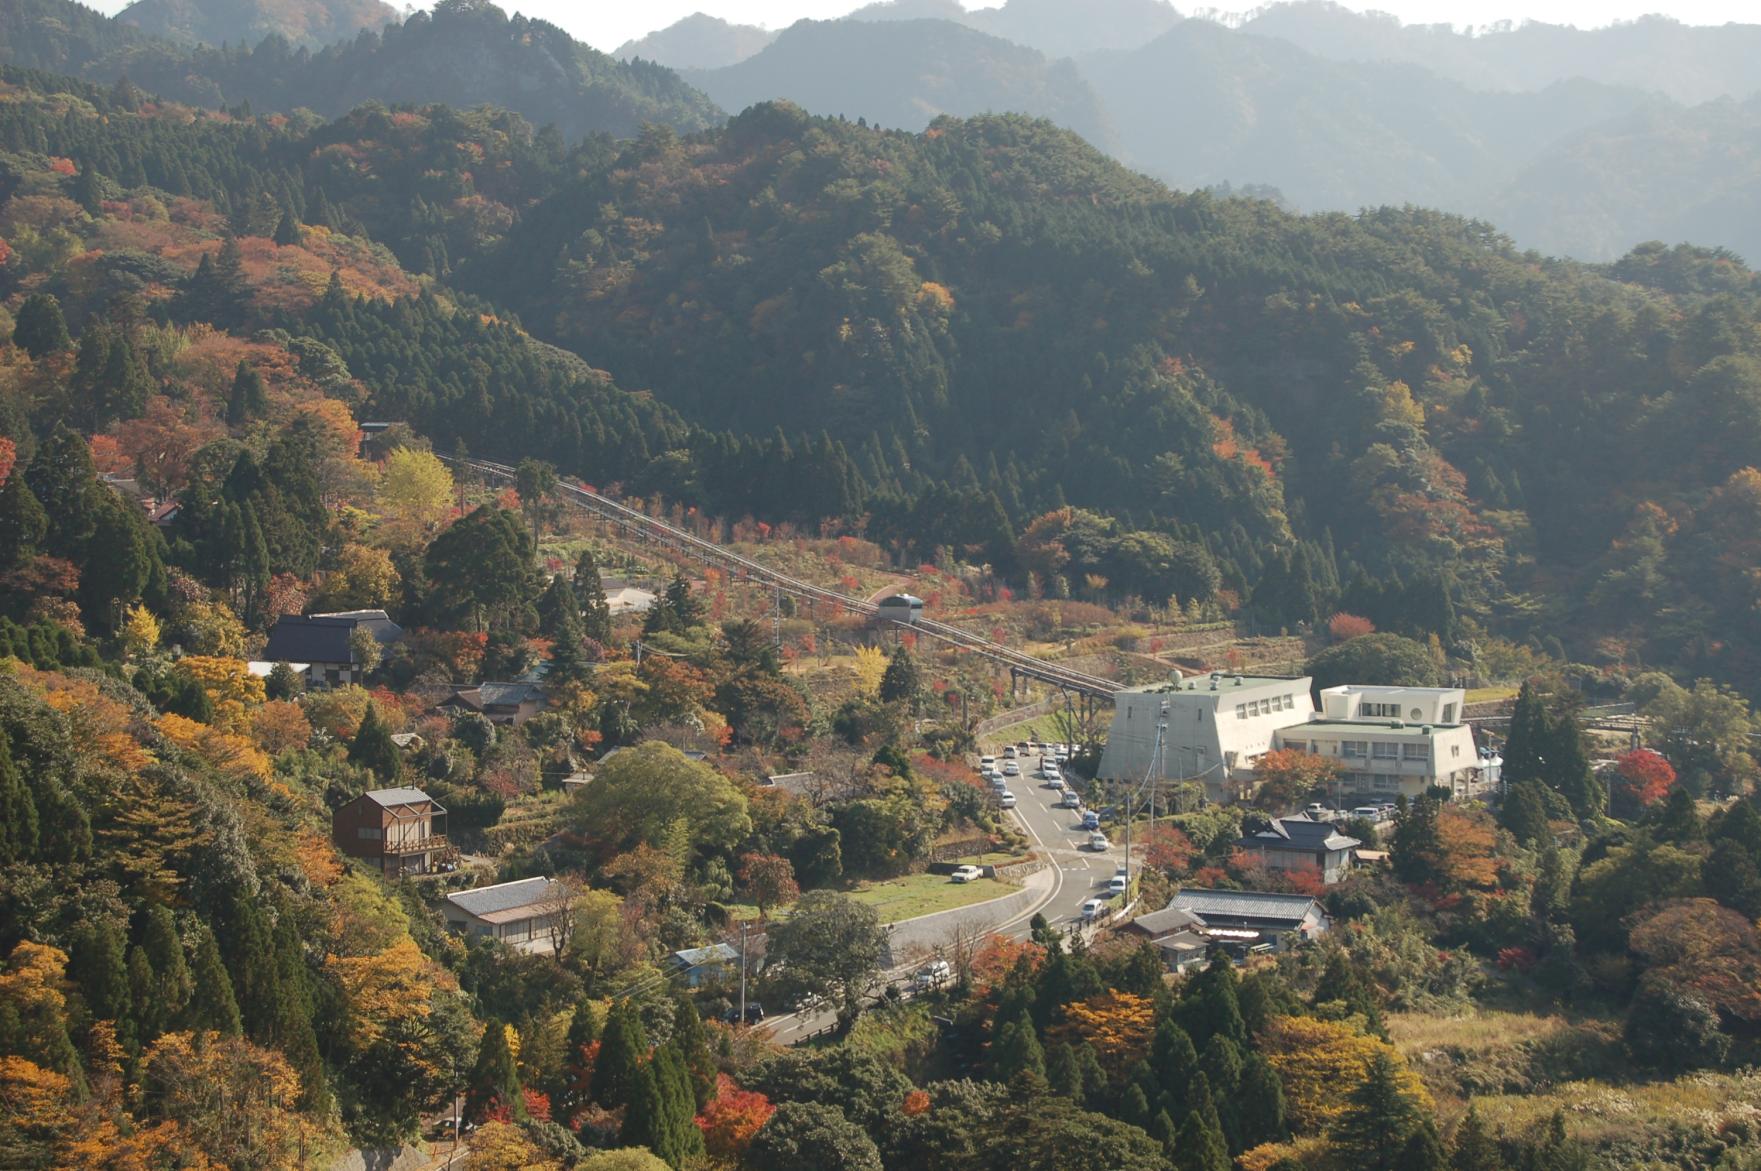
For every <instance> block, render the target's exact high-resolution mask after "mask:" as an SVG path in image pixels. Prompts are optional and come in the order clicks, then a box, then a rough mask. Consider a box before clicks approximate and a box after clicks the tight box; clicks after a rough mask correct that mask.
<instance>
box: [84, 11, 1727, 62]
mask: <svg viewBox="0 0 1761 1171" xmlns="http://www.w3.org/2000/svg"><path fill="white" fill-rule="evenodd" d="M88 2H90V0H88ZM497 2H498V3H499V4H500V5H501V6H502V7H503V8H506V9H508V10H510V11H519V12H524V13H525V14H526V15H528V16H535V17H540V18H542V19H544V20H548V21H550V22H551V23H553V24H557V25H560V26H562V27H563V28H565V29H567V30H569V32H571V33H573V34H574V35H575V36H576V37H578V38H580V39H581V40H584V41H586V42H587V43H588V44H590V45H592V46H594V47H595V48H598V49H605V50H611V49H615V48H617V47H618V46H619V45H621V44H623V43H624V42H625V41H627V40H630V39H631V38H633V37H639V36H641V35H643V34H644V33H647V32H651V31H653V30H654V29H657V28H664V27H666V26H667V25H669V24H671V23H673V22H674V21H675V20H678V19H679V18H680V17H683V16H689V15H690V14H691V13H693V12H707V13H709V14H710V15H712V16H719V17H721V18H722V19H724V20H730V21H734V22H736V23H740V24H759V25H764V26H766V27H768V28H781V27H783V26H785V25H788V24H792V23H794V22H795V21H797V20H800V19H801V18H803V17H813V18H815V19H820V20H824V19H828V18H830V17H834V16H842V15H843V14H844V13H846V12H849V11H850V10H851V9H852V8H855V7H858V6H859V5H860V4H861V3H863V2H864V0H497ZM961 2H962V3H964V4H965V5H966V7H968V8H985V7H992V6H994V5H996V4H999V3H1001V0H961ZM1069 2H1070V3H1071V4H1074V5H1080V4H1082V3H1083V0H1069ZM1343 2H1344V4H1345V7H1347V8H1354V9H1359V10H1363V9H1375V10H1377V11H1380V12H1392V13H1394V14H1395V15H1396V16H1398V17H1400V18H1401V19H1402V20H1404V21H1407V22H1408V23H1420V24H1432V23H1440V22H1448V23H1450V24H1454V25H1458V26H1460V25H1473V26H1483V25H1487V24H1491V23H1492V22H1494V21H1499V20H1520V19H1523V18H1527V19H1530V20H1544V21H1548V22H1550V23H1553V24H1572V25H1576V26H1578V27H1579V28H1595V27H1597V26H1600V25H1605V24H1608V23H1609V22H1611V21H1615V20H1630V19H1632V18H1633V17H1636V16H1643V15H1644V14H1646V13H1649V12H1660V13H1663V14H1665V15H1668V16H1673V17H1675V18H1676V19H1678V20H1682V21H1686V22H1688V23H1690V24H1723V23H1725V22H1726V21H1744V22H1751V21H1761V5H1757V3H1756V0H1373V2H1371V0H1343ZM390 3H391V4H392V6H393V7H395V8H402V7H404V6H405V0H390ZM126 4H127V0H99V3H98V7H100V8H102V9H104V10H105V11H107V12H115V11H117V10H119V9H121V8H123V7H125V6H126ZM417 6H418V7H427V4H419V5H417ZM1257 6H1258V3H1257V0H1251V2H1248V3H1241V2H1230V0H1174V7H1175V8H1177V9H1178V10H1180V11H1181V12H1193V11H1196V10H1201V9H1205V8H1214V9H1217V10H1220V11H1224V12H1231V11H1242V10H1246V9H1251V8H1254V7H1257Z"/></svg>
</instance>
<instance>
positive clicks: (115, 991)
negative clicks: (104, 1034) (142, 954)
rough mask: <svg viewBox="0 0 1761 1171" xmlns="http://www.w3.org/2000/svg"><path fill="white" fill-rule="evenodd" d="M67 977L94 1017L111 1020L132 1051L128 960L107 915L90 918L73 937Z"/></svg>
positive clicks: (134, 1041) (119, 934) (134, 1042)
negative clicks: (105, 916)
mask: <svg viewBox="0 0 1761 1171" xmlns="http://www.w3.org/2000/svg"><path fill="white" fill-rule="evenodd" d="M67 974H68V977H69V978H70V979H71V980H73V982H74V985H75V986H76V987H77V988H78V989H79V991H80V996H81V997H82V998H83V999H84V1001H85V1005H86V1011H87V1012H89V1013H91V1015H92V1019H93V1020H100V1021H111V1022H113V1023H114V1024H115V1026H116V1039H117V1040H118V1041H119V1042H121V1044H122V1047H123V1048H124V1049H125V1050H128V1051H130V1052H132V1051H134V1049H135V1048H136V1045H137V1043H138V1037H139V1034H138V1032H137V1030H136V1029H135V1020H134V997H133V995H132V994H131V991H130V989H129V985H128V961H127V954H126V950H125V948H124V944H123V939H122V932H121V931H120V930H118V928H117V926H116V924H115V922H114V921H112V920H111V919H109V918H98V919H93V920H89V921H88V922H87V923H86V924H85V925H84V927H83V928H82V929H81V931H80V933H79V934H78V935H77V936H76V937H75V939H74V944H73V948H72V950H71V951H70V953H69V955H68V964H67Z"/></svg>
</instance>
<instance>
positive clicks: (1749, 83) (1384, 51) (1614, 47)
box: [1241, 0, 1761, 103]
mask: <svg viewBox="0 0 1761 1171" xmlns="http://www.w3.org/2000/svg"><path fill="white" fill-rule="evenodd" d="M1241 29H1242V31H1243V32H1245V33H1248V34H1250V35H1254V36H1265V37H1276V38H1278V39H1281V40H1285V41H1289V42H1290V43H1292V44H1294V45H1299V46H1301V47H1302V48H1304V49H1306V50H1308V51H1309V52H1311V53H1315V54H1317V55H1319V56H1322V57H1326V58H1329V59H1331V60H1335V61H1401V62H1405V63H1407V64H1411V65H1421V66H1423V67H1425V68H1426V69H1429V70H1431V71H1433V72H1435V73H1437V74H1440V75H1441V76H1444V77H1449V78H1453V79H1454V80H1456V81H1459V82H1461V83H1462V84H1463V85H1469V86H1473V87H1475V88H1476V89H1503V90H1539V89H1545V88H1547V87H1548V86H1549V85H1552V84H1554V83H1555V82H1559V81H1565V80H1568V79H1570V78H1583V79H1585V80H1588V81H1599V82H1602V83H1604V84H1607V85H1618V86H1632V87H1634V88H1637V89H1644V90H1654V91H1657V92H1659V93H1664V94H1668V95H1669V96H1670V97H1672V98H1674V99H1675V100H1677V101H1679V102H1689V103H1696V102H1705V101H1711V100H1712V99H1714V98H1719V97H1735V98H1744V97H1747V96H1749V95H1750V94H1752V93H1754V92H1755V91H1756V89H1757V88H1761V76H1757V74H1756V72H1755V67H1754V63H1755V58H1756V54H1757V53H1761V24H1734V23H1733V24H1724V25H1716V26H1714V25H1704V26H1695V25H1686V24H1682V23H1680V22H1678V21H1675V20H1671V19H1669V18H1668V17H1663V16H1647V17H1643V18H1641V19H1639V20H1634V21H1623V22H1620V23H1617V24H1611V25H1609V26H1607V27H1605V28H1596V29H1576V28H1571V27H1568V26H1563V25H1550V24H1542V23H1539V22H1533V21H1531V22H1526V23H1523V24H1520V25H1516V26H1514V27H1511V26H1508V25H1504V26H1497V27H1494V28H1492V29H1490V30H1486V31H1483V32H1480V33H1477V34H1475V35H1471V36H1470V35H1468V34H1465V33H1458V32H1456V31H1454V30H1453V29H1452V28H1450V27H1449V26H1448V25H1417V24H1412V25H1403V24H1401V22H1400V21H1399V20H1398V19H1397V18H1395V17H1392V16H1389V15H1387V14H1386V13H1379V12H1370V13H1360V12H1353V11H1352V10H1350V9H1348V8H1345V7H1343V6H1341V5H1339V4H1336V3H1333V2H1332V0H1300V2H1298V3H1279V4H1273V5H1270V6H1268V7H1266V8H1263V9H1260V10H1258V11H1256V12H1255V13H1254V14H1253V16H1252V18H1251V19H1249V20H1248V21H1246V22H1245V23H1244V24H1242V26H1241Z"/></svg>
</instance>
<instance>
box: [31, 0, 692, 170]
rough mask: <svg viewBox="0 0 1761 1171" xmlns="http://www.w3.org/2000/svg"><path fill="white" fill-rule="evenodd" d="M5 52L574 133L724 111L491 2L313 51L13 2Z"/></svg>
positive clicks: (330, 112) (87, 73)
mask: <svg viewBox="0 0 1761 1171" xmlns="http://www.w3.org/2000/svg"><path fill="white" fill-rule="evenodd" d="M0 62H5V63H7V64H13V65H20V66H24V67H27V68H32V69H44V70H52V71H57V72H66V73H73V74H76V75H78V76H81V77H84V78H85V79H87V80H90V81H96V82H102V83H106V84H108V83H111V82H114V81H117V80H119V79H121V78H123V77H127V78H128V79H129V80H130V81H132V82H134V83H135V84H136V85H138V86H140V87H141V88H143V89H146V90H149V91H151V92H154V93H158V94H161V95H164V96H166V97H169V98H173V99H176V100H178V101H184V102H189V103H191V104H193V105H201V106H208V107H219V106H227V105H237V104H239V103H241V102H249V103H250V104H251V105H252V106H253V107H254V108H256V109H265V110H281V111H291V110H295V109H298V108H301V107H304V108H307V109H311V110H314V111H316V112H318V113H320V114H325V115H327V116H335V115H339V114H343V113H346V112H348V111H349V110H351V109H353V108H354V107H356V106H358V105H361V104H362V103H364V102H375V101H376V102H382V103H387V104H391V103H398V102H413V103H421V102H444V103H446V104H448V105H451V106H455V107H460V108H469V107H472V106H479V105H493V106H500V107H503V108H505V109H509V110H512V111H514V112H515V113H518V114H520V115H521V116H523V117H524V118H526V119H527V120H528V121H530V122H532V123H534V124H535V125H539V126H543V125H546V124H549V125H554V126H555V127H556V128H557V129H558V130H560V131H561V132H562V133H563V134H564V135H566V136H568V137H570V138H580V137H583V136H585V135H588V134H595V133H605V134H611V135H614V136H617V137H629V136H632V135H634V134H636V133H638V132H640V131H641V129H642V128H643V126H645V125H647V124H649V123H660V124H664V125H669V126H672V127H675V128H676V129H679V130H685V131H693V130H701V129H703V128H705V127H707V126H710V125H713V124H715V123H716V122H718V121H719V120H720V119H721V117H722V113H721V111H720V110H718V109H717V108H716V106H715V104H714V103H713V102H711V101H710V100H709V99H708V98H706V97H705V96H704V95H703V94H701V93H699V92H698V91H696V90H694V89H692V88H691V87H690V86H689V85H687V84H686V83H685V82H684V81H682V80H681V79H680V78H679V76H678V74H676V73H674V72H673V71H672V70H670V69H666V68H664V67H662V66H659V65H653V64H650V63H647V62H624V61H618V60H615V59H613V58H612V57H609V56H607V55H606V54H604V53H601V52H598V51H597V50H595V49H592V48H590V47H589V46H587V45H584V44H582V43H580V42H579V41H576V40H575V39H574V38H573V37H571V36H569V34H568V33H566V32H564V31H563V30H562V29H560V28H557V27H556V26H555V25H552V24H547V23H545V22H544V21H540V20H530V19H528V18H526V17H524V16H517V15H516V16H511V17H510V16H508V15H507V14H506V13H505V12H503V11H502V10H501V9H500V8H497V7H496V6H495V5H494V4H492V3H489V2H488V0H440V3H438V4H436V5H435V6H434V10H433V12H432V13H429V12H418V13H416V14H415V15H413V16H411V17H410V18H409V20H407V21H405V22H404V23H402V24H394V25H391V26H389V27H387V28H386V29H385V30H384V31H383V32H382V33H377V34H376V33H361V34H359V35H357V36H356V37H355V38H353V39H351V40H349V41H346V42H343V43H341V44H336V45H331V46H329V47H328V48H325V49H322V50H320V51H319V52H316V53H307V52H306V51H304V50H303V49H301V50H294V49H292V48H291V47H290V45H289V44H288V43H287V42H286V41H277V40H274V39H270V40H268V41H265V42H263V43H261V44H258V45H256V46H234V47H232V48H229V49H224V50H222V49H216V48H212V47H209V46H198V47H195V48H190V47H186V46H183V45H179V44H175V43H173V42H170V41H167V40H163V39H160V38H155V37H150V36H148V35H147V34H145V33H143V32H141V31H140V30H138V29H135V28H133V27H131V26H129V25H126V24H122V23H119V22H117V21H113V20H106V19H104V18H103V17H102V16H100V15H99V14H97V13H95V12H93V11H91V10H90V9H88V8H85V7H83V6H82V5H79V4H76V3H72V2H71V0H12V2H10V3H8V4H6V5H5V6H3V7H0Z"/></svg>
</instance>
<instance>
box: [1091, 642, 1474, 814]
mask: <svg viewBox="0 0 1761 1171" xmlns="http://www.w3.org/2000/svg"><path fill="white" fill-rule="evenodd" d="M1309 685H1310V680H1309V678H1308V677H1306V676H1302V677H1297V678H1283V677H1277V676H1266V675H1225V674H1220V673H1214V674H1211V675H1208V676H1198V677H1195V678H1191V679H1187V678H1181V677H1176V678H1174V679H1171V680H1170V681H1169V682H1167V683H1158V684H1152V685H1150V686H1147V687H1134V688H1130V689H1128V690H1125V691H1121V692H1119V693H1118V694H1116V695H1115V696H1114V714H1113V726H1112V730H1111V731H1110V732H1109V733H1108V736H1107V746H1106V750H1105V751H1104V752H1103V753H1102V755H1101V765H1100V774H1099V775H1100V776H1101V777H1102V778H1103V779H1106V780H1117V781H1128V780H1137V781H1141V780H1142V779H1144V778H1145V777H1147V776H1150V775H1151V774H1152V773H1154V774H1155V775H1157V776H1160V777H1162V778H1164V779H1168V780H1186V781H1195V782H1200V783H1202V784H1203V785H1204V794H1205V797H1206V799H1207V800H1210V801H1214V802H1218V803H1228V802H1232V801H1238V800H1242V799H1244V798H1246V797H1249V796H1251V795H1252V793H1253V787H1254V776H1253V770H1254V764H1255V762H1256V761H1258V759H1259V758H1260V757H1261V756H1263V755H1264V754H1265V753H1267V752H1270V751H1272V750H1274V749H1284V748H1290V749H1297V750H1300V751H1304V752H1313V753H1315V754H1317V755H1320V756H1325V757H1329V758H1331V759H1336V760H1338V761H1339V762H1340V765H1341V773H1340V778H1339V781H1338V783H1337V785H1336V792H1335V793H1333V794H1332V797H1333V799H1334V802H1335V804H1344V805H1348V806H1349V805H1350V804H1351V803H1352V799H1353V798H1356V799H1358V800H1359V801H1362V802H1365V803H1367V802H1370V801H1392V800H1393V799H1394V798H1395V796H1396V795H1404V796H1406V797H1407V798H1409V799H1410V798H1414V797H1418V796H1420V795H1422V794H1423V793H1424V792H1425V791H1426V790H1427V789H1429V788H1430V787H1432V786H1433V785H1438V786H1443V787H1446V788H1448V789H1449V790H1450V791H1451V792H1452V793H1453V794H1454V795H1455V796H1456V797H1458V798H1466V797H1470V796H1476V795H1478V794H1479V793H1480V792H1482V791H1484V789H1485V788H1486V787H1487V786H1488V785H1489V784H1492V783H1495V782H1496V780H1497V778H1496V776H1493V775H1490V773H1489V771H1488V770H1487V769H1486V767H1485V766H1486V762H1485V761H1483V760H1482V759H1481V758H1480V755H1479V753H1478V751H1477V750H1476V749H1475V747H1474V736H1473V729H1472V728H1470V727H1469V726H1468V725H1467V724H1465V723H1462V722H1461V720H1462V711H1463V708H1464V707H1465V705H1466V700H1467V696H1466V693H1465V692H1463V691H1462V690H1461V689H1460V688H1453V687H1364V686H1357V685H1347V686H1343V687H1329V688H1327V689H1326V690H1325V691H1322V692H1321V708H1320V709H1319V710H1317V709H1316V708H1315V705H1314V700H1313V698H1312V697H1311V694H1310V691H1309ZM1158 739H1159V743H1158Z"/></svg>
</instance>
